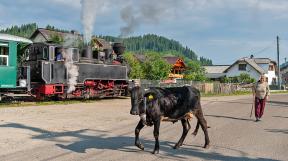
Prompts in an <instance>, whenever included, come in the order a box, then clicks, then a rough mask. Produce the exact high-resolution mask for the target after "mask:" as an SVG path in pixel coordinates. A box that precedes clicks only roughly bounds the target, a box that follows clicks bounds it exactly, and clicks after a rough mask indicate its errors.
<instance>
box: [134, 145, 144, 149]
mask: <svg viewBox="0 0 288 161" xmlns="http://www.w3.org/2000/svg"><path fill="white" fill-rule="evenodd" d="M135 145H136V146H137V147H138V148H139V149H141V150H144V146H143V145H142V144H135Z"/></svg>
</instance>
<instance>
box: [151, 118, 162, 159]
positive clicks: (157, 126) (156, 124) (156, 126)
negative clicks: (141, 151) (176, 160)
mask: <svg viewBox="0 0 288 161" xmlns="http://www.w3.org/2000/svg"><path fill="white" fill-rule="evenodd" d="M160 120H161V119H160V118H159V119H157V120H156V121H154V131H153V134H154V138H155V147H154V151H153V152H152V154H158V153H159V129H160V122H161V121H160Z"/></svg>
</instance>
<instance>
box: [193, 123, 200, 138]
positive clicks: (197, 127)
mask: <svg viewBox="0 0 288 161" xmlns="http://www.w3.org/2000/svg"><path fill="white" fill-rule="evenodd" d="M199 126H200V122H199V120H197V125H196V128H195V130H194V131H193V133H192V135H195V136H196V135H197V133H198V129H199Z"/></svg>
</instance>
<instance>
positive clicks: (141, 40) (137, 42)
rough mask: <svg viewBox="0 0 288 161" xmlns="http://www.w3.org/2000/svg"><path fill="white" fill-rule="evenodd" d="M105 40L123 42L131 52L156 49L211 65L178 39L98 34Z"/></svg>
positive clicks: (163, 52)
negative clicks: (119, 36)
mask: <svg viewBox="0 0 288 161" xmlns="http://www.w3.org/2000/svg"><path fill="white" fill-rule="evenodd" d="M99 37H100V38H103V39H105V40H107V41H111V42H123V43H124V44H125V46H126V50H128V51H132V52H138V53H142V52H145V51H156V52H159V53H161V54H163V55H164V54H165V55H166V54H170V55H177V56H184V57H185V58H188V59H191V60H194V61H196V60H197V61H200V62H201V64H202V65H212V60H210V59H207V58H204V57H200V58H199V59H198V56H197V55H196V54H195V53H194V51H192V50H191V49H189V48H188V47H187V46H186V47H184V46H182V45H181V44H180V43H179V42H178V41H175V40H172V39H167V38H165V37H163V36H158V35H153V34H147V35H144V36H137V37H129V38H122V39H121V38H118V37H113V36H99Z"/></svg>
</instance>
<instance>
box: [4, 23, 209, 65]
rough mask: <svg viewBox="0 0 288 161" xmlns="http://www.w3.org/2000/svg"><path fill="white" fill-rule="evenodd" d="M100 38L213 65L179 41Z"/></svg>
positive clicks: (22, 31)
mask: <svg viewBox="0 0 288 161" xmlns="http://www.w3.org/2000/svg"><path fill="white" fill-rule="evenodd" d="M37 28H38V26H37V24H36V23H30V24H25V25H21V26H17V25H15V26H12V27H10V28H7V29H2V30H0V32H1V33H8V34H12V35H17V36H22V37H26V38H30V36H31V35H32V33H33V32H34V31H35V30H36V29H37ZM46 28H47V29H49V30H55V31H61V32H69V31H68V30H65V29H58V28H56V27H54V26H51V25H47V26H46ZM99 37H100V38H103V39H105V40H107V41H112V42H119V41H120V42H123V43H124V44H125V46H126V49H127V51H131V52H137V53H144V52H146V51H155V52H158V53H159V54H161V55H165V54H170V55H177V56H183V57H185V58H188V59H191V60H194V61H196V60H198V61H199V62H200V63H201V64H202V65H212V61H211V60H210V59H207V58H204V57H200V58H199V59H198V56H197V55H196V54H195V53H194V52H193V51H192V50H191V49H190V48H188V47H187V46H186V47H184V46H182V45H181V44H180V43H179V42H178V41H175V40H171V39H167V38H165V37H163V36H157V35H153V34H147V35H144V36H136V37H129V38H123V39H121V38H118V37H112V36H99Z"/></svg>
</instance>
